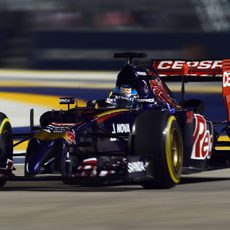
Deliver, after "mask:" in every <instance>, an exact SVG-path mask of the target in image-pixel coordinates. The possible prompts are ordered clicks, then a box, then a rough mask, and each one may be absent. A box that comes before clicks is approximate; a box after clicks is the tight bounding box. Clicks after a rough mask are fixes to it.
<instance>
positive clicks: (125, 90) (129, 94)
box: [107, 84, 139, 108]
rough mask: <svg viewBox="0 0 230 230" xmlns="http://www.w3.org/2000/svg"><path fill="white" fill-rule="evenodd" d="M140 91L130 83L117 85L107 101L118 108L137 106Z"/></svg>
mask: <svg viewBox="0 0 230 230" xmlns="http://www.w3.org/2000/svg"><path fill="white" fill-rule="evenodd" d="M138 97H139V96H138V93H137V91H136V90H135V89H133V88H132V87H131V86H130V85H126V84H124V85H121V86H120V87H115V88H114V89H113V90H112V91H111V92H110V94H109V98H108V99H107V102H108V103H110V104H112V105H114V106H116V107H118V108H135V107H136V106H137V102H136V100H135V99H136V98H138Z"/></svg>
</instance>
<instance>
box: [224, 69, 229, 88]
mask: <svg viewBox="0 0 230 230" xmlns="http://www.w3.org/2000/svg"><path fill="white" fill-rule="evenodd" d="M229 86H230V72H224V75H223V87H229Z"/></svg>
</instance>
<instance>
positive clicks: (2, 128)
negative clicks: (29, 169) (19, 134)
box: [0, 113, 13, 187]
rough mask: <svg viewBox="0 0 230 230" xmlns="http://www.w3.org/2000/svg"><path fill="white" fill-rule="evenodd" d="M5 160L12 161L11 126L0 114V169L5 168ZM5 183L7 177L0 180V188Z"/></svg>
mask: <svg viewBox="0 0 230 230" xmlns="http://www.w3.org/2000/svg"><path fill="white" fill-rule="evenodd" d="M7 159H10V160H13V137H12V128H11V124H10V122H9V120H8V118H7V116H6V115H5V114H4V113H0V167H1V168H6V164H7ZM6 182H7V176H6V177H1V178H0V187H2V186H4V185H5V183H6Z"/></svg>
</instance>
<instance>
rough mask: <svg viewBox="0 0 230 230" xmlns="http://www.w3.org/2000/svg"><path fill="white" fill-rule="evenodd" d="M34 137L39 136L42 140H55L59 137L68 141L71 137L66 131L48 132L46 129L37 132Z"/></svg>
mask: <svg viewBox="0 0 230 230" xmlns="http://www.w3.org/2000/svg"><path fill="white" fill-rule="evenodd" d="M34 138H37V139H39V140H41V141H44V140H49V141H53V140H55V139H58V138H63V139H65V140H66V141H67V140H68V139H69V138H68V136H67V135H66V133H48V132H46V131H44V130H43V131H41V132H39V133H36V134H35V135H34Z"/></svg>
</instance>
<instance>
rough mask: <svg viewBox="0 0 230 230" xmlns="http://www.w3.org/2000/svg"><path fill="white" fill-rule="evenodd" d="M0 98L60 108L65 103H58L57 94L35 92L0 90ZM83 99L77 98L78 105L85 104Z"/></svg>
mask: <svg viewBox="0 0 230 230" xmlns="http://www.w3.org/2000/svg"><path fill="white" fill-rule="evenodd" d="M0 98H2V99H6V100H10V101H18V102H25V103H30V104H34V105H41V106H46V107H48V108H53V109H60V108H63V106H66V105H59V97H58V96H47V95H37V94H27V93H12V92H10V93H3V92H0ZM85 104H86V103H85V101H83V100H78V106H80V107H81V106H85Z"/></svg>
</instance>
